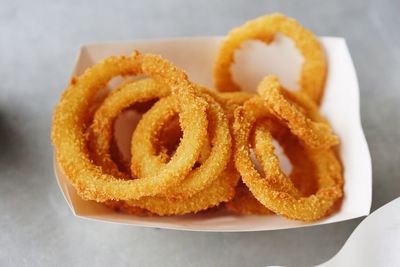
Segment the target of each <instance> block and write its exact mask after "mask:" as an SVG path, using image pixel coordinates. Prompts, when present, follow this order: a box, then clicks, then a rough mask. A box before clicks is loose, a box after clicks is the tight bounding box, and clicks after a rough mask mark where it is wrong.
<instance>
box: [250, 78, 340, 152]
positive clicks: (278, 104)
mask: <svg viewBox="0 0 400 267" xmlns="http://www.w3.org/2000/svg"><path fill="white" fill-rule="evenodd" d="M258 92H259V94H260V95H261V96H262V97H263V99H264V100H265V102H266V104H267V107H268V108H269V109H270V111H271V112H272V113H273V114H274V115H275V116H276V117H278V118H279V119H280V120H282V121H284V122H286V123H287V125H288V127H289V129H290V130H291V131H292V132H293V133H294V134H295V135H297V136H298V137H299V138H300V139H301V140H302V141H303V142H304V143H305V144H306V145H307V146H308V147H310V148H314V149H320V148H329V147H331V146H333V145H337V144H338V143H339V139H338V138H337V136H336V135H334V134H333V133H332V128H331V127H330V126H329V124H328V123H327V122H326V120H325V119H324V118H323V117H322V116H321V114H320V113H319V110H318V106H317V105H316V104H315V103H314V102H313V101H312V100H311V99H310V98H308V96H307V95H304V94H301V93H296V92H290V91H287V90H285V89H283V88H282V87H281V85H280V83H279V81H278V79H277V77H276V76H272V75H271V76H267V77H265V78H264V79H263V80H262V81H261V82H260V84H259V85H258ZM302 111H303V112H304V113H306V114H304V113H303V112H302Z"/></svg>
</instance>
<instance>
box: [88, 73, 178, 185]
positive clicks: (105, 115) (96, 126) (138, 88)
mask: <svg viewBox="0 0 400 267" xmlns="http://www.w3.org/2000/svg"><path fill="white" fill-rule="evenodd" d="M169 94H170V89H169V87H167V86H166V85H165V84H162V83H160V82H157V81H155V80H153V79H144V80H139V81H134V82H130V83H127V84H124V85H123V86H122V87H119V88H118V89H116V90H113V91H112V92H111V93H110V94H109V95H108V96H107V97H106V99H105V100H104V101H103V103H102V104H101V105H100V107H99V108H98V109H97V111H96V112H95V115H94V118H93V122H92V124H91V126H90V131H89V134H90V136H89V137H90V138H89V147H90V149H91V151H92V158H93V160H94V162H95V163H96V164H97V165H99V166H102V168H103V171H105V172H108V173H109V174H112V175H115V176H127V177H126V179H129V177H130V176H129V175H126V174H123V173H121V172H120V171H117V172H115V170H118V168H115V166H116V165H115V162H114V161H113V159H112V158H111V154H110V151H111V140H112V136H113V132H114V129H113V126H114V121H115V119H116V118H117V117H118V115H119V114H121V113H122V111H124V110H125V109H127V108H129V107H131V106H133V105H135V104H137V103H144V102H147V101H150V100H153V99H159V98H162V97H165V96H167V95H169Z"/></svg>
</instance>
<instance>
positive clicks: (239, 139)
mask: <svg viewBox="0 0 400 267" xmlns="http://www.w3.org/2000/svg"><path fill="white" fill-rule="evenodd" d="M276 32H282V33H283V34H285V35H287V36H289V37H291V38H292V39H294V41H295V43H296V46H297V47H298V48H299V49H300V51H301V52H302V53H303V56H304V57H305V63H304V65H303V69H302V74H301V79H300V85H301V89H300V92H291V91H288V90H286V89H284V88H282V87H281V85H280V83H279V82H278V79H277V78H276V77H275V76H267V77H265V78H264V79H263V81H262V82H261V83H260V84H259V86H258V94H257V95H255V94H251V93H246V92H241V91H239V92H233V91H238V90H239V88H238V86H237V85H235V84H234V82H233V79H232V77H231V74H230V69H229V68H230V64H231V63H232V62H233V53H234V51H235V50H236V49H237V48H239V46H240V44H241V42H243V41H245V40H246V39H251V38H254V39H259V40H262V41H264V42H266V43H270V42H272V41H273V38H274V34H275V33H276ZM117 76H122V77H125V76H147V77H146V78H143V79H139V80H137V79H135V80H133V81H132V79H131V78H130V77H128V79H126V80H125V81H124V82H123V83H121V84H120V85H119V86H118V87H117V89H115V90H112V91H111V92H109V93H108V94H107V95H106V96H103V97H100V96H99V95H100V93H101V92H102V91H103V88H105V87H106V86H107V85H108V83H109V81H110V80H111V79H113V78H114V77H117ZM325 76H326V62H325V57H324V54H323V51H322V48H321V47H320V45H319V43H318V41H317V39H316V38H315V36H314V35H313V34H312V33H311V32H309V31H308V30H306V29H304V28H303V27H302V26H300V25H299V24H297V23H296V22H295V21H294V20H292V19H289V18H286V17H284V16H283V15H280V14H273V15H269V16H265V17H261V18H259V19H256V20H254V21H251V22H248V23H247V24H245V25H244V26H242V27H240V28H238V29H235V30H233V31H232V32H231V33H230V34H229V35H228V38H227V39H226V41H225V42H224V43H223V45H222V48H221V52H220V53H219V55H218V57H217V61H216V64H215V69H214V77H215V84H216V87H217V89H218V90H220V91H222V92H218V91H213V90H209V89H207V88H205V87H203V86H200V85H197V84H194V83H193V82H191V81H190V80H189V78H188V76H187V75H186V73H185V72H184V71H183V70H180V69H178V68H177V67H175V66H174V65H173V64H172V63H170V62H168V61H166V60H164V59H163V58H161V57H160V56H157V55H152V54H143V55H142V54H140V53H139V52H137V51H135V52H134V53H133V54H132V55H131V56H119V57H109V58H106V59H104V60H103V61H101V62H99V63H97V64H96V65H94V66H93V67H91V68H88V69H87V70H86V71H85V72H84V73H83V74H82V75H81V76H80V77H74V78H73V79H71V83H70V85H69V87H68V88H67V89H66V91H65V93H64V94H63V96H62V97H61V100H60V102H59V104H58V105H57V107H56V110H55V112H54V117H53V126H52V133H51V136H52V141H53V144H54V146H55V151H56V159H57V163H58V164H59V166H60V167H61V168H62V170H63V171H64V173H65V175H66V177H67V178H68V180H69V181H70V182H71V183H72V185H73V186H74V187H75V189H76V190H77V192H78V194H79V195H80V196H81V197H82V198H83V199H87V200H94V201H97V202H100V203H104V204H105V205H107V206H109V207H111V208H113V209H115V210H119V211H122V212H126V213H130V214H135V215H138V216H148V215H160V216H165V215H181V214H188V213H197V212H199V211H203V210H207V209H209V208H212V207H216V206H219V205H220V204H221V203H225V204H224V205H222V207H225V208H226V209H227V210H228V211H230V212H233V213H240V214H259V215H272V214H278V215H282V216H285V217H287V218H290V219H295V220H301V221H314V220H318V219H321V218H323V217H325V216H327V215H328V214H329V213H330V212H331V211H332V210H333V207H334V206H335V203H338V202H339V201H340V199H341V198H342V196H343V190H342V187H343V177H342V169H341V164H340V161H339V158H338V157H337V155H336V154H335V153H334V149H335V147H336V146H337V144H338V143H339V140H338V138H337V137H336V136H335V135H334V134H333V132H332V128H331V127H330V125H329V123H328V122H327V120H326V119H325V118H324V117H323V116H322V115H321V114H320V113H319V108H318V104H319V101H320V100H321V97H322V94H323V86H324V82H325ZM230 91H232V92H230ZM128 109H136V110H138V111H140V113H142V117H141V118H140V119H139V122H138V124H137V126H136V129H135V130H134V132H133V134H132V138H131V147H130V152H131V157H130V159H128V160H127V159H123V157H122V156H121V155H122V154H121V152H120V151H119V149H118V147H117V146H116V140H115V138H116V136H114V124H115V122H116V120H117V118H118V116H119V115H120V114H122V113H124V111H126V110H128ZM273 139H275V140H277V141H278V143H279V144H280V145H281V147H282V148H283V151H284V153H285V155H286V156H287V157H288V159H289V161H290V162H291V164H292V171H291V173H290V174H289V175H286V174H285V173H284V172H283V171H282V169H281V167H280V160H279V158H278V156H277V155H276V154H275V149H274V146H273V142H272V141H273ZM251 153H254V156H255V158H253V159H252V158H251V156H250V155H251ZM255 161H256V162H255ZM255 164H257V165H258V166H260V168H261V172H259V171H258V170H257V168H256V166H255Z"/></svg>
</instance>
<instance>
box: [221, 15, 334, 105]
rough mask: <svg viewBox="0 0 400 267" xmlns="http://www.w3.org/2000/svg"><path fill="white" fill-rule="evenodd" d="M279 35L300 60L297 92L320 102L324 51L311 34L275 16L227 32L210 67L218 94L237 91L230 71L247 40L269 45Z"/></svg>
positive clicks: (323, 78)
mask: <svg viewBox="0 0 400 267" xmlns="http://www.w3.org/2000/svg"><path fill="white" fill-rule="evenodd" d="M277 32H280V33H282V34H284V35H285V36H287V37H289V38H291V39H292V40H293V41H294V43H295V45H296V47H297V48H298V49H299V50H300V52H301V54H302V55H303V57H304V63H303V66H302V70H301V77H300V81H299V83H300V91H301V92H304V93H306V94H308V95H309V96H310V97H311V98H312V99H313V100H314V101H315V102H316V103H320V101H321V98H322V95H323V91H324V86H325V79H326V73H327V63H326V59H325V54H324V51H323V49H322V47H321V45H320V43H319V41H318V40H317V38H316V37H315V35H314V34H313V33H312V32H310V31H309V30H307V29H305V28H304V27H303V26H301V25H300V24H298V23H297V22H296V21H295V20H294V19H291V18H288V17H285V16H284V15H282V14H279V13H276V14H271V15H266V16H263V17H259V18H257V19H254V20H251V21H248V22H246V23H245V24H244V25H242V26H240V27H238V28H235V29H233V30H232V31H231V32H229V34H228V36H227V37H226V39H225V40H224V41H223V43H222V45H221V48H220V53H219V54H218V56H217V59H216V62H215V65H214V84H215V87H216V88H217V89H218V90H219V91H224V92H226V91H240V87H239V86H238V85H237V84H236V83H235V82H234V80H233V78H232V73H231V70H230V66H231V64H232V63H233V62H234V53H235V51H236V50H237V49H239V48H240V45H241V44H242V43H243V42H244V41H246V40H249V39H256V40H259V41H263V42H265V43H266V44H270V43H271V42H272V41H273V40H274V37H275V34H276V33H277Z"/></svg>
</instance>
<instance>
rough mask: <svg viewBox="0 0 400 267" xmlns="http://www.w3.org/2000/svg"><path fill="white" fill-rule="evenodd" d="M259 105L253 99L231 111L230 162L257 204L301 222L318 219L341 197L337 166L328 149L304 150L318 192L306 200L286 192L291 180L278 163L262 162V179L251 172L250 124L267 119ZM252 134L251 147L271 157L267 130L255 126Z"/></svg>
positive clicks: (257, 99) (340, 179) (341, 180)
mask: <svg viewBox="0 0 400 267" xmlns="http://www.w3.org/2000/svg"><path fill="white" fill-rule="evenodd" d="M261 102H262V101H261ZM262 106H263V103H261V104H260V99H259V98H253V99H252V100H249V101H247V102H246V103H245V104H244V105H243V107H239V108H238V109H237V110H236V111H235V122H234V125H233V130H234V140H235V152H234V160H235V166H236V168H237V170H238V171H239V173H240V174H241V176H242V180H243V182H244V183H245V184H246V185H247V187H248V188H249V189H250V191H251V193H252V194H253V195H254V196H255V198H256V199H257V200H258V201H260V202H261V203H262V204H263V205H264V206H265V207H267V208H268V209H270V210H272V211H273V212H275V213H277V214H280V215H283V216H285V217H287V218H291V219H296V220H302V221H314V220H318V219H321V218H322V217H324V216H325V215H326V214H327V213H328V212H329V209H330V208H332V207H333V205H334V204H335V202H336V201H337V200H339V199H340V198H341V197H342V195H343V192H342V184H343V178H342V174H341V165H340V163H339V162H338V160H337V158H336V157H335V155H334V153H333V152H332V150H322V149H321V150H310V149H308V148H306V147H305V148H304V149H305V150H306V151H307V153H309V156H310V159H311V160H313V162H315V166H316V173H317V177H318V190H317V192H316V193H315V194H312V195H310V196H308V197H297V196H294V195H292V194H291V193H290V189H291V188H292V187H291V186H288V184H290V183H291V181H290V179H289V178H288V177H287V176H286V175H285V174H284V173H283V171H282V170H281V169H280V166H279V162H278V165H277V164H276V162H271V163H270V164H269V163H268V162H264V163H263V168H264V171H265V173H266V178H263V177H262V176H261V175H260V174H259V173H258V172H257V170H256V169H255V167H254V165H253V163H252V161H251V158H250V152H249V140H250V134H251V131H252V129H253V126H254V124H255V123H256V121H258V120H261V119H267V118H268V117H267V114H268V112H265V111H264V112H259V111H260V110H261V111H263V110H265V109H263V108H262ZM254 134H255V140H256V142H255V144H256V145H262V146H263V150H264V154H265V157H266V158H265V159H272V158H273V157H275V156H274V155H272V154H273V152H274V150H273V146H272V136H271V134H270V132H269V129H268V127H265V125H264V124H262V125H257V126H256V128H255V132H254ZM261 142H262V143H261ZM264 148H268V149H264Z"/></svg>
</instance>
